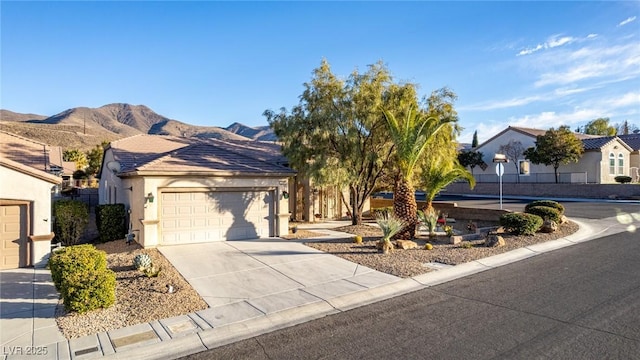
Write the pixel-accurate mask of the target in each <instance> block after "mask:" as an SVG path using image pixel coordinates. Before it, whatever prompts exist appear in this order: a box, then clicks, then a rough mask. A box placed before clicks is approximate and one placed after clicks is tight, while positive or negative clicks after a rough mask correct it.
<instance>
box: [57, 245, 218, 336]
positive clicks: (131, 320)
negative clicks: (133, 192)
mask: <svg viewBox="0 0 640 360" xmlns="http://www.w3.org/2000/svg"><path fill="white" fill-rule="evenodd" d="M95 246H96V248H97V249H99V250H104V251H105V252H106V253H107V264H108V267H109V268H110V269H111V270H113V271H114V272H115V273H116V302H115V304H114V305H112V306H111V307H109V308H107V309H98V310H93V311H89V312H86V313H84V314H77V313H67V312H66V311H65V310H64V306H63V305H62V302H60V303H59V304H58V307H57V311H56V322H57V324H58V327H59V328H60V330H61V331H62V334H63V335H64V336H65V337H66V338H67V339H72V338H78V337H82V336H85V335H90V334H97V333H100V332H103V331H108V330H113V329H119V328H123V327H127V326H130V325H135V324H140V323H145V322H150V321H154V320H160V319H164V318H169V317H173V316H178V315H184V314H188V313H192V312H195V311H198V310H202V309H206V308H208V305H207V303H206V302H205V301H204V300H203V299H202V298H201V297H200V295H199V294H198V293H197V292H196V291H195V290H194V289H193V288H192V287H191V285H190V284H189V283H188V282H187V281H186V280H185V279H184V278H183V277H182V275H180V273H179V272H178V271H177V270H176V269H175V268H174V267H173V265H171V263H170V262H169V261H168V260H167V259H166V258H165V257H164V256H163V255H162V254H161V253H160V252H159V251H158V250H157V249H142V247H141V246H140V245H138V244H137V243H132V244H131V245H127V243H126V242H125V241H124V240H116V241H111V242H107V243H104V244H96V245H95ZM142 253H145V254H148V255H149V256H151V259H152V261H153V264H154V265H155V266H159V267H161V269H162V270H161V271H160V273H159V274H158V276H157V277H147V276H146V275H145V274H144V273H142V272H141V271H139V270H136V269H134V267H133V258H134V257H135V256H136V255H138V254H142ZM168 285H171V286H172V287H173V290H174V292H173V293H169V292H168V291H167V290H168V287H167V286H168Z"/></svg>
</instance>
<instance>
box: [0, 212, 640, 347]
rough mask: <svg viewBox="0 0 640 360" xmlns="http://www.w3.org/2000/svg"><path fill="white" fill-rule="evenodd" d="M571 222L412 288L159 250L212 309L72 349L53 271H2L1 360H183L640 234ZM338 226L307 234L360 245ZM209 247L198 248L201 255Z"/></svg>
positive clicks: (347, 267)
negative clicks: (546, 238) (574, 227)
mask: <svg viewBox="0 0 640 360" xmlns="http://www.w3.org/2000/svg"><path fill="white" fill-rule="evenodd" d="M572 220H573V221H575V222H577V223H578V224H579V225H580V230H579V231H578V232H577V233H575V234H572V235H570V236H568V237H566V238H561V239H558V240H554V241H550V242H547V243H541V244H536V245H532V246H529V247H526V248H522V249H517V250H513V251H510V252H507V253H504V254H500V255H496V256H492V257H489V258H485V259H481V260H477V261H472V262H469V263H466V264H461V265H457V266H453V267H448V268H443V269H441V270H437V271H431V272H429V273H426V274H422V275H418V276H415V277H413V278H407V279H401V278H397V277H395V276H391V275H388V274H385V273H381V272H378V271H375V270H372V269H369V268H366V267H363V266H360V265H357V264H353V263H351V262H348V261H346V260H343V259H340V258H337V257H334V256H332V255H328V254H324V253H320V252H317V251H315V250H314V249H311V248H309V247H306V246H304V245H302V244H300V243H298V242H295V241H282V240H279V239H263V240H261V241H260V240H259V241H255V240H254V241H233V242H226V243H217V244H214V245H212V246H210V248H207V249H208V250H207V256H209V259H210V260H211V261H208V262H207V264H208V265H206V266H209V268H208V269H207V270H206V271H201V272H197V271H196V270H198V266H204V265H202V264H199V265H197V266H195V267H194V266H193V265H190V264H189V262H188V259H189V258H190V257H189V252H190V251H194V249H195V248H190V247H189V246H179V247H175V248H174V249H173V250H172V248H173V247H166V248H162V249H161V251H162V252H163V254H165V256H167V257H168V258H169V259H170V260H171V261H172V263H174V264H176V267H177V268H178V269H179V271H181V272H183V271H184V273H183V275H185V274H186V275H185V278H187V280H189V282H190V283H192V284H193V285H194V287H195V288H196V290H197V291H198V292H201V291H202V292H201V295H202V296H203V298H204V299H205V300H206V301H207V303H208V304H209V305H210V306H211V307H210V308H208V309H205V310H203V311H198V312H196V313H191V314H187V315H183V316H177V317H174V318H169V319H161V320H159V321H154V322H151V323H144V324H138V325H134V326H130V327H127V328H122V329H116V330H111V331H107V332H103V333H99V334H95V335H90V336H85V337H82V338H79V339H72V340H66V339H64V337H62V335H61V334H60V332H59V331H58V328H57V326H56V324H55V320H54V310H55V306H56V304H57V301H58V294H57V292H56V290H55V288H54V287H53V284H52V283H51V278H50V275H49V272H48V271H46V270H38V269H35V270H34V269H19V270H9V271H2V272H0V275H1V280H2V288H0V294H1V295H2V302H1V307H0V310H1V314H2V317H1V319H0V330H1V333H0V341H1V344H2V353H1V354H0V356H1V357H0V359H34V358H35V359H97V358H105V359H110V358H113V359H167V358H178V357H181V356H185V355H188V354H192V353H196V352H200V351H204V350H207V349H211V348H215V347H218V346H222V345H225V344H229V343H232V342H236V341H239V340H242V339H246V338H250V337H253V336H256V335H259V334H263V333H266V332H270V331H274V330H277V329H281V328H284V327H288V326H293V325H296V324H299V323H303V322H306V321H310V320H313V319H317V318H320V317H324V316H327V315H330V314H334V313H339V312H342V311H346V310H349V309H353V308H355V307H359V306H363V305H366V304H370V303H373V302H377V301H381V300H384V299H388V298H391V297H395V296H398V295H402V294H406V293H408V292H412V291H416V290H420V289H424V288H426V287H429V286H433V285H437V284H441V283H443V282H447V281H451V280H454V279H458V278H461V277H464V276H468V275H471V274H474V273H477V272H481V271H485V270H489V269H492V268H495V267H498V266H502V265H505V264H509V263H512V262H515V261H519V260H522V259H526V258H528V257H531V256H535V255H538V254H541V253H544V252H548V251H552V250H555V249H559V248H562V247H565V246H570V245H573V244H576V243H579V242H583V241H588V240H592V239H595V238H599V237H602V236H606V235H610V234H613V233H619V232H624V231H630V230H632V228H633V226H638V225H640V221H637V220H633V219H632V223H631V224H626V223H622V222H620V221H619V219H616V218H610V219H602V220H593V219H589V220H586V219H585V220H581V219H572ZM338 225H340V224H338ZM331 226H336V224H330V223H327V224H323V225H318V224H308V226H307V225H304V226H303V227H301V228H305V229H308V230H313V231H317V232H322V233H324V234H326V235H324V236H323V237H322V238H334V237H337V238H344V237H351V236H352V235H350V234H345V233H339V232H336V231H332V230H330V229H326V228H323V227H331ZM203 245H204V244H201V245H199V246H200V248H199V249H200V250H202V246H203ZM217 252H223V253H225V254H217V255H216V253H217ZM224 255H232V256H234V259H242V260H239V264H236V265H225V266H226V267H225V266H223V267H220V268H217V269H216V268H215V266H216V265H215V264H216V263H217V262H216V261H215V260H216V259H215V256H224ZM210 256H214V258H211V257H210ZM185 263H186V264H185ZM181 264H182V265H181ZM227 264H229V262H227ZM228 266H234V267H235V266H237V267H235V268H229V267H228ZM200 270H202V269H200ZM243 272H244V274H243ZM203 273H204V275H203ZM225 281H226V282H225ZM245 281H250V282H251V283H245ZM212 284H215V286H212Z"/></svg>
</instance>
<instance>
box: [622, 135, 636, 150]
mask: <svg viewBox="0 0 640 360" xmlns="http://www.w3.org/2000/svg"><path fill="white" fill-rule="evenodd" d="M618 137H619V138H620V140H622V141H624V142H625V143H626V144H627V145H629V147H630V148H631V149H633V151H638V150H640V134H628V135H618Z"/></svg>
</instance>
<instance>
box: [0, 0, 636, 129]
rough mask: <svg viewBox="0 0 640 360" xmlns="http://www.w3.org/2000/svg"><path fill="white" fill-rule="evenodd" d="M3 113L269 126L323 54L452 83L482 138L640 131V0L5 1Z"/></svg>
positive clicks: (0, 8) (467, 120)
mask: <svg viewBox="0 0 640 360" xmlns="http://www.w3.org/2000/svg"><path fill="white" fill-rule="evenodd" d="M0 31H1V34H0V46H1V54H0V61H1V63H0V66H1V67H0V70H1V73H0V75H1V77H0V91H1V92H0V107H1V108H3V109H7V110H11V111H14V112H19V113H34V114H39V115H54V114H57V113H60V112H62V111H64V110H66V109H69V108H73V107H80V106H87V107H94V108H95V107H100V106H102V105H106V104H110V103H129V104H135V105H146V106H148V107H149V108H151V109H152V110H154V111H155V112H157V113H159V114H161V115H163V116H166V117H168V118H171V119H175V120H179V121H182V122H185V123H188V124H192V125H203V126H221V127H226V126H228V125H230V124H232V123H233V122H240V123H243V124H245V125H249V126H261V125H267V121H266V118H265V117H264V116H263V115H262V114H263V112H264V111H265V110H267V109H271V110H278V109H280V108H282V107H285V108H287V109H291V108H292V107H293V106H295V105H297V104H298V101H299V96H300V95H301V94H302V92H303V91H304V86H303V85H304V83H305V82H308V81H310V80H311V78H312V72H313V70H314V69H315V68H317V67H318V66H320V63H321V61H322V59H326V60H327V61H328V62H329V64H330V65H331V69H332V72H333V73H334V74H336V75H337V76H339V77H341V78H344V79H346V78H347V77H348V76H349V74H350V73H351V72H352V71H353V70H356V69H357V70H359V71H361V72H364V71H366V69H367V66H368V65H369V64H373V63H376V62H378V61H382V62H383V63H384V64H385V65H386V66H387V68H388V69H389V71H390V72H391V74H392V76H393V79H394V81H396V82H399V83H400V82H412V83H415V84H418V85H419V93H420V95H429V94H430V93H431V92H432V91H434V90H437V89H440V88H442V87H449V88H450V89H452V90H453V91H454V92H455V93H456V94H457V95H458V99H457V101H456V103H455V109H456V110H457V111H458V114H459V118H460V121H459V122H460V125H461V126H462V127H463V128H464V130H463V132H462V134H461V136H460V138H459V140H460V141H461V142H471V139H472V135H473V132H474V131H477V132H478V138H479V140H480V141H481V142H482V141H484V140H487V139H488V138H490V137H491V136H493V135H495V134H496V133H497V132H499V131H501V130H503V129H504V128H506V127H507V126H509V125H511V126H522V127H533V128H539V129H548V128H550V127H558V126H560V125H568V126H570V127H571V128H572V129H575V128H577V127H578V126H580V125H584V124H585V123H587V122H588V121H591V120H593V119H597V118H600V117H607V118H609V119H610V122H611V123H612V124H615V123H621V122H623V121H625V120H628V121H629V123H631V124H636V125H637V126H639V127H640V1H621V2H614V1H604V2H596V1H534V2H523V1H494V2H488V1H471V2H463V1H446V2H445V1H443V2H437V1H414V2H380V1H358V2H313V1H289V2H276V1H261V2H247V1H240V2H216V1H189V2H171V1H158V2H154V1H125V2H114V1H110V2H100V1H75V2H74V1H70V2H55V1H37V2H25V1H16V2H13V1H5V0H3V1H1V2H0Z"/></svg>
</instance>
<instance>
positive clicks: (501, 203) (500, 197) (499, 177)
mask: <svg viewBox="0 0 640 360" xmlns="http://www.w3.org/2000/svg"><path fill="white" fill-rule="evenodd" d="M498 165H502V164H501V163H500V164H498ZM498 177H499V178H500V210H502V174H500V176H498Z"/></svg>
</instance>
